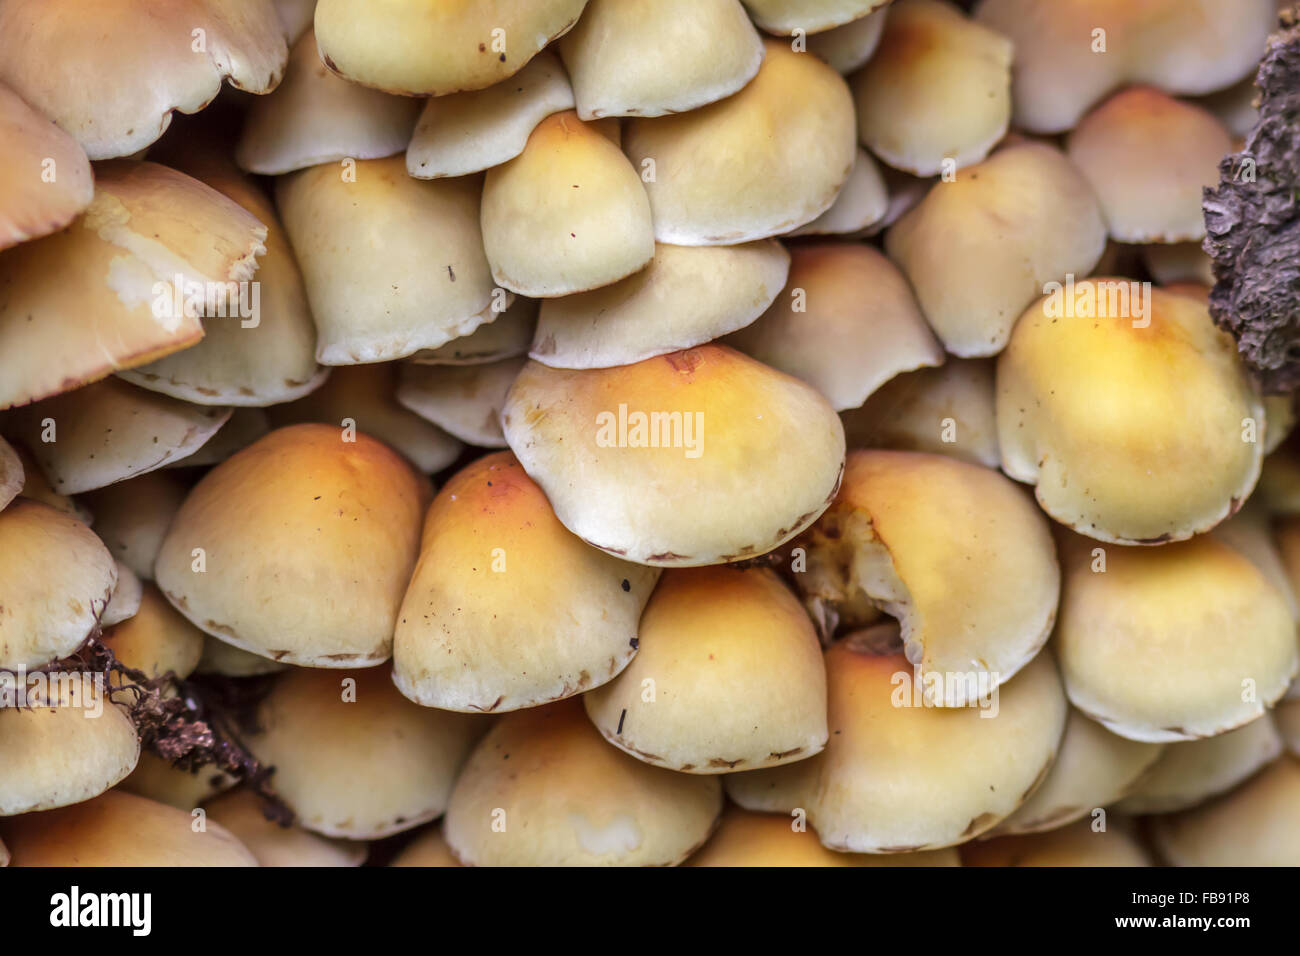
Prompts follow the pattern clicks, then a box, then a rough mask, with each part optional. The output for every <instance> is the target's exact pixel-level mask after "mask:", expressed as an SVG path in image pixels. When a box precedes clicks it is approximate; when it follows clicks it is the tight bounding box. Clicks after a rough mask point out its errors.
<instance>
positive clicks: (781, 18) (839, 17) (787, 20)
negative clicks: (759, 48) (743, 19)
mask: <svg viewBox="0 0 1300 956" xmlns="http://www.w3.org/2000/svg"><path fill="white" fill-rule="evenodd" d="M743 2H744V4H745V7H746V8H747V9H748V10H749V15H750V16H751V17H753V18H754V22H755V23H757V24H758V25H759V26H760V27H762V28H763V29H764V30H766V31H767V32H768V33H776V34H784V35H786V36H789V35H792V34H794V33H795V31H796V30H798V31H802V32H804V33H819V32H821V31H823V30H829V29H831V28H833V27H838V26H841V25H843V24H845V23H850V22H852V21H854V20H857V19H860V18H861V17H865V16H866V15H867V14H869V13H870V12H871V11H873V10H875V9H876V8H877V7H882V6H884V5H885V4H886V3H888V2H889V0H743Z"/></svg>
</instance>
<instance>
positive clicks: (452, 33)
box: [316, 0, 587, 96]
mask: <svg viewBox="0 0 1300 956" xmlns="http://www.w3.org/2000/svg"><path fill="white" fill-rule="evenodd" d="M586 5H587V0H494V2H492V3H482V2H480V0H433V2H429V0H382V2H381V3H374V2H373V0H319V2H318V3H317V4H316V40H317V42H318V43H319V45H320V55H321V59H323V60H324V61H325V65H326V66H328V67H329V68H330V69H331V70H333V71H334V72H336V73H339V74H340V75H342V76H343V77H344V78H345V79H349V80H351V81H352V82H353V83H360V84H361V85H362V86H371V87H374V88H376V89H380V90H386V91H388V92H389V93H404V94H406V95H408V96H424V95H429V96H445V95H446V94H448V93H459V92H460V91H462V90H481V89H483V88H484V87H486V86H491V85H492V84H493V83H499V82H500V81H502V80H504V79H505V78H506V77H508V76H513V75H514V74H515V73H517V72H519V70H520V69H522V68H523V66H524V65H525V64H527V63H528V61H529V60H531V59H532V58H533V57H534V56H535V55H536V54H537V52H538V51H539V50H541V49H542V48H543V47H544V46H546V44H548V43H550V42H551V41H552V40H554V39H555V38H556V37H559V36H562V35H563V34H564V33H566V32H567V31H568V30H569V29H570V28H571V27H572V26H573V24H574V23H575V22H577V19H578V16H579V15H580V14H581V13H582V10H583V8H584V7H585V6H586Z"/></svg>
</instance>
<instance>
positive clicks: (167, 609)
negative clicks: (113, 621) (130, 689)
mask: <svg viewBox="0 0 1300 956" xmlns="http://www.w3.org/2000/svg"><path fill="white" fill-rule="evenodd" d="M102 641H103V643H104V644H105V645H106V646H107V647H108V649H109V650H111V651H112V652H113V656H115V657H116V658H117V659H118V661H120V662H121V663H122V664H125V665H126V666H127V667H131V668H134V669H135V670H139V671H144V672H145V673H146V674H148V675H149V676H150V677H161V676H162V675H163V674H166V673H168V672H169V671H170V672H171V673H173V674H175V675H176V676H177V677H189V676H190V674H192V673H193V672H194V669H195V668H196V667H197V666H198V663H199V658H200V657H201V656H202V654H203V632H202V631H200V630H199V629H198V628H197V627H195V626H194V625H193V624H191V623H190V622H189V621H187V620H186V619H185V618H184V617H183V616H182V615H181V614H180V613H179V612H178V611H176V609H175V608H173V607H172V606H171V605H170V604H168V603H167V600H166V598H164V597H163V596H162V594H161V593H160V592H159V591H158V589H157V588H156V587H154V586H153V585H152V584H148V585H145V587H144V588H143V590H142V591H141V594H140V610H139V611H137V612H136V614H135V616H134V617H131V618H129V619H128V620H126V621H123V622H122V623H121V624H118V625H116V626H114V627H112V628H110V629H109V630H107V631H106V632H105V633H104V636H103V638H102Z"/></svg>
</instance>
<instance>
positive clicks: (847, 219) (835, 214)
mask: <svg viewBox="0 0 1300 956" xmlns="http://www.w3.org/2000/svg"><path fill="white" fill-rule="evenodd" d="M888 212H889V189H888V187H887V186H886V185H885V179H884V176H883V175H882V174H881V172H880V167H879V166H877V165H876V161H875V160H874V159H872V158H871V154H870V153H868V152H867V151H866V150H865V149H863V148H862V147H861V146H859V147H858V152H857V158H856V159H854V161H853V171H852V172H850V173H849V178H848V180H847V181H846V182H845V183H844V186H843V188H841V189H840V192H839V195H838V196H836V197H835V202H833V203H832V204H831V207H830V208H829V209H827V210H826V211H825V212H824V213H822V214H821V215H820V216H818V217H817V218H816V219H814V220H813V221H812V222H809V223H805V224H804V225H802V226H800V227H799V228H798V229H794V230H791V231H790V233H789V235H791V236H835V235H845V234H858V233H863V232H865V231H866V230H867V229H869V228H870V227H871V226H874V225H875V224H876V223H878V222H880V221H881V220H882V219H884V218H885V215H886V214H887V213H888Z"/></svg>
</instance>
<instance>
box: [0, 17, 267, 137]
mask: <svg viewBox="0 0 1300 956" xmlns="http://www.w3.org/2000/svg"><path fill="white" fill-rule="evenodd" d="M288 55H289V49H288V45H287V44H286V43H285V36H284V30H283V27H282V26H281V23H280V19H279V16H278V15H277V13H276V10H275V7H274V6H273V5H272V3H271V0H248V2H246V3H240V4H231V3H230V2H228V0H181V2H178V3H169V4H166V5H165V6H163V7H161V8H160V7H158V6H157V5H156V4H154V3H152V2H150V0H126V2H124V3H115V4H113V5H112V6H105V5H94V6H91V7H87V6H86V5H85V4H84V3H82V2H81V0H14V2H11V3H6V4H5V5H4V7H3V8H0V81H3V82H5V83H8V84H9V85H10V86H11V87H13V88H14V90H15V91H16V92H17V93H18V95H19V96H21V97H22V98H23V99H24V100H26V101H27V102H28V103H30V104H31V105H32V106H33V107H35V108H36V109H37V110H39V111H40V112H42V113H44V114H45V115H46V116H48V117H50V118H51V119H53V120H54V121H55V122H56V123H58V124H59V125H60V126H61V127H63V129H65V130H66V131H67V132H68V133H70V134H72V136H73V137H75V138H76V139H77V140H78V141H79V142H80V143H81V145H82V146H83V147H84V148H85V150H86V152H87V154H89V156H90V158H91V159H111V158H113V157H115V156H130V155H132V154H134V153H138V152H140V151H141V150H142V149H144V148H145V147H146V146H148V145H149V144H150V143H152V142H153V141H154V140H156V139H157V138H158V137H159V136H161V135H162V134H163V132H164V131H165V130H166V129H167V127H168V125H169V124H170V123H171V119H172V113H173V111H176V110H179V111H180V112H182V113H197V112H198V111H199V110H201V109H203V107H205V106H207V105H208V103H210V102H211V101H212V100H213V99H214V98H215V97H216V95H217V93H218V92H220V90H221V81H222V80H228V81H229V82H230V85H231V86H233V87H235V88H237V89H240V90H246V91H247V92H250V93H267V92H269V91H271V90H273V89H275V87H276V85H277V84H278V83H279V82H280V77H281V75H282V74H283V72H284V68H285V62H286V60H287V59H288ZM51 64H58V67H57V68H51ZM92 78H93V80H92Z"/></svg>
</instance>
